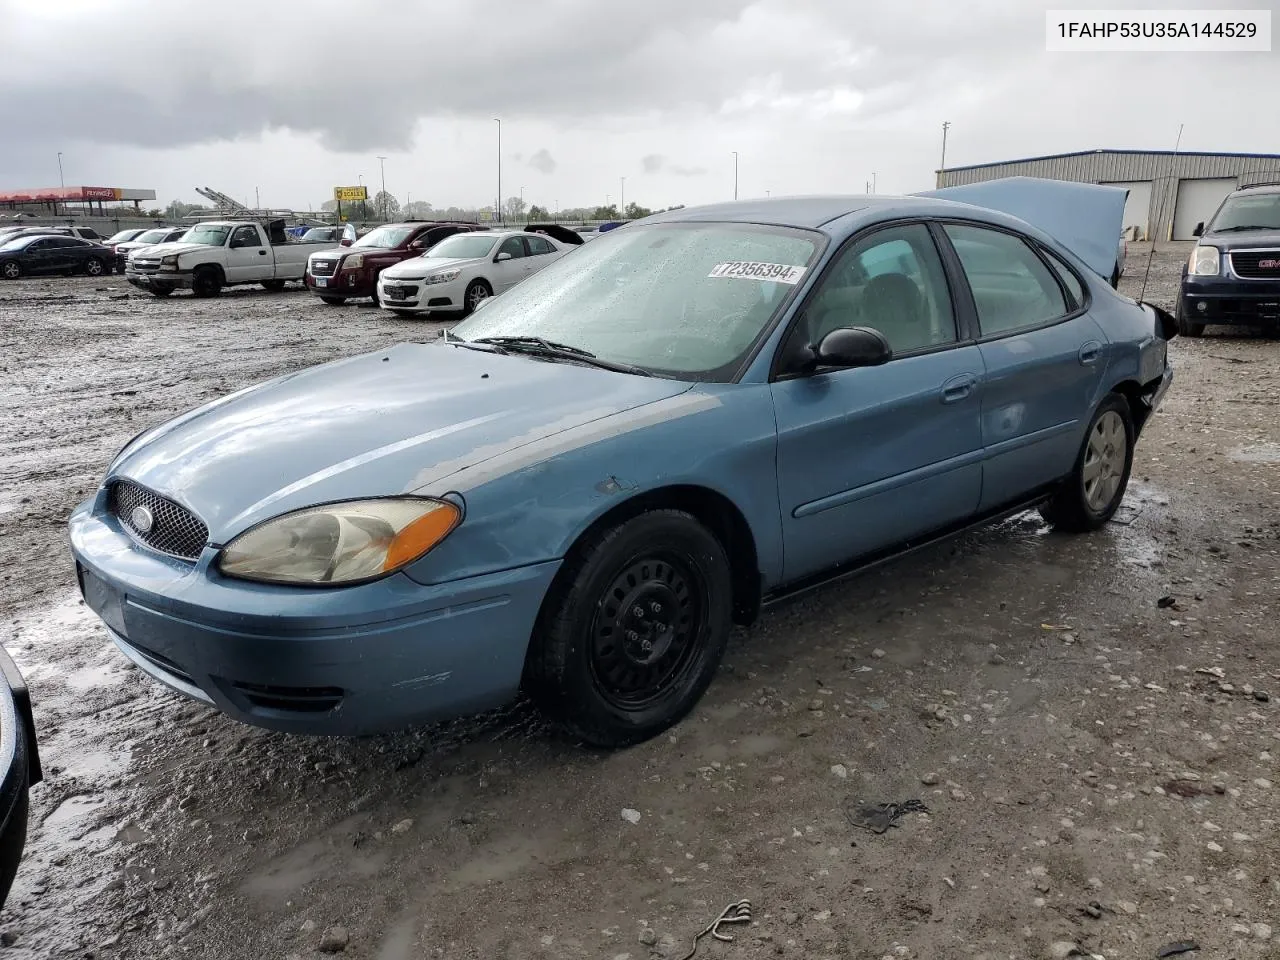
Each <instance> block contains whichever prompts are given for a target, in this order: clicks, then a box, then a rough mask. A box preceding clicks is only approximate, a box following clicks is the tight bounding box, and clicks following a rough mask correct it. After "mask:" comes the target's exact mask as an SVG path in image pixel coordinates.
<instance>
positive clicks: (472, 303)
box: [462, 280, 493, 317]
mask: <svg viewBox="0 0 1280 960" xmlns="http://www.w3.org/2000/svg"><path fill="white" fill-rule="evenodd" d="M492 296H493V287H491V286H489V283H488V281H487V280H472V281H471V283H469V284H467V292H466V293H464V294H463V295H462V315H463V316H464V317H469V316H470V315H471V314H472V313H474V312H475V309H476V307H478V306H479V305H480V302H481V301H482V300H487V299H489V298H490V297H492Z"/></svg>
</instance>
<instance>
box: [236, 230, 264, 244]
mask: <svg viewBox="0 0 1280 960" xmlns="http://www.w3.org/2000/svg"><path fill="white" fill-rule="evenodd" d="M231 245H232V246H233V247H260V246H262V244H261V243H259V242H258V231H257V230H256V229H254V228H253V227H236V232H235V233H234V234H232V236H231Z"/></svg>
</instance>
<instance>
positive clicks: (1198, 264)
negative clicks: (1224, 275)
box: [1187, 244, 1222, 277]
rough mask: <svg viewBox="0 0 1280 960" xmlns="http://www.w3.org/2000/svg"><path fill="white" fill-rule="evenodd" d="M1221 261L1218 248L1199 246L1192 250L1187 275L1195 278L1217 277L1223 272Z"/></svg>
mask: <svg viewBox="0 0 1280 960" xmlns="http://www.w3.org/2000/svg"><path fill="white" fill-rule="evenodd" d="M1221 259H1222V258H1221V255H1220V254H1219V252H1218V248H1217V247H1202V246H1200V245H1199V244H1197V245H1196V246H1195V247H1192V249H1191V258H1190V259H1189V260H1188V261H1187V273H1189V274H1190V275H1191V276H1193V277H1216V276H1217V275H1218V274H1219V273H1221V272H1222V265H1221Z"/></svg>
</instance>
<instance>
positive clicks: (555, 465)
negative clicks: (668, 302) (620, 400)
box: [406, 384, 782, 584]
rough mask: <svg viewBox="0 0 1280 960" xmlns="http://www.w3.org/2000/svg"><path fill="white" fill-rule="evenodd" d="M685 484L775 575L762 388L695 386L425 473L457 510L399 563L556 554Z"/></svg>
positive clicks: (422, 567)
mask: <svg viewBox="0 0 1280 960" xmlns="http://www.w3.org/2000/svg"><path fill="white" fill-rule="evenodd" d="M686 487H692V488H696V489H700V490H705V491H709V492H711V493H713V494H718V495H719V496H721V497H723V498H724V499H726V500H727V501H729V502H730V503H731V504H733V505H734V507H736V509H737V510H738V512H739V513H740V514H741V516H742V518H743V519H744V520H745V522H746V526H747V528H748V529H749V530H750V532H751V536H752V539H753V540H754V545H755V552H756V556H757V559H758V563H759V568H760V574H761V577H762V580H763V581H764V582H765V583H766V584H773V583H776V582H778V580H779V579H780V577H781V573H782V518H781V515H780V513H779V507H778V496H777V430H776V426H775V421H774V415H773V398H772V394H771V392H770V390H769V388H768V385H767V384H737V385H735V384H706V385H702V386H701V387H697V388H694V389H691V390H689V391H686V392H684V393H681V394H678V395H676V396H674V397H670V398H668V399H666V400H659V401H656V402H654V403H650V404H646V405H644V406H641V407H637V408H634V409H632V410H628V411H625V412H623V413H619V414H615V415H614V416H611V417H608V418H605V419H604V420H599V421H595V422H592V423H588V424H584V425H582V426H581V427H576V428H572V429H569V430H565V431H562V432H560V433H557V434H554V435H552V436H549V437H546V438H545V439H541V440H537V441H534V442H532V443H528V444H524V445H523V446H518V447H514V448H512V449H510V450H509V451H507V452H505V453H501V454H499V455H497V456H494V457H491V458H489V459H488V460H485V461H483V462H480V463H477V464H474V465H470V466H464V467H462V468H460V469H457V470H455V471H454V472H452V473H451V474H450V475H448V476H443V477H440V478H439V479H436V480H433V481H430V482H429V483H427V484H426V485H425V486H424V487H423V488H421V489H419V490H417V491H415V492H416V493H419V494H422V495H427V496H445V495H449V494H453V495H457V496H460V497H461V498H462V500H463V502H464V503H465V505H466V509H465V517H464V519H463V521H462V523H461V524H459V526H458V527H457V529H456V530H454V532H453V533H452V534H450V535H449V537H448V539H446V540H445V541H444V543H442V544H441V545H440V546H439V547H437V548H436V549H435V550H432V551H431V552H430V553H428V554H427V555H426V556H425V557H423V558H422V559H421V560H419V561H418V562H417V563H415V564H413V565H411V566H410V567H408V568H407V569H406V573H407V574H408V575H409V576H410V577H412V578H413V579H415V580H417V581H419V582H421V583H425V584H435V583H441V582H445V581H448V580H454V579H459V578H463V577H471V576H477V575H479V574H482V573H487V572H494V571H498V570H502V569H508V568H512V567H517V566H525V565H530V564H534V563H540V562H543V561H547V560H555V559H559V558H562V557H564V556H565V555H566V554H567V553H569V551H570V550H571V549H572V547H573V545H574V544H575V543H576V542H577V541H578V539H579V538H580V537H581V536H582V535H583V534H584V533H585V532H586V531H587V530H589V529H590V528H591V527H592V526H593V525H594V524H596V523H597V522H598V521H599V520H601V518H603V517H605V516H606V515H607V514H608V513H609V512H610V511H612V510H614V509H616V508H618V507H620V506H622V505H623V504H625V503H627V502H628V501H631V500H635V499H637V498H642V497H648V498H651V497H652V496H653V495H654V494H655V493H660V492H662V491H672V490H674V489H676V488H686Z"/></svg>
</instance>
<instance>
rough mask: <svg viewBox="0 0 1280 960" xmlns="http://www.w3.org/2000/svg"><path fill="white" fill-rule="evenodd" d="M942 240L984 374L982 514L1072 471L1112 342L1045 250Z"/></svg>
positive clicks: (951, 227)
mask: <svg viewBox="0 0 1280 960" xmlns="http://www.w3.org/2000/svg"><path fill="white" fill-rule="evenodd" d="M944 231H945V232H946V235H947V237H948V239H949V240H950V242H951V244H952V246H953V247H954V248H955V251H956V254H957V255H958V256H959V258H960V264H961V267H962V268H963V271H964V275H965V278H966V279H967V280H968V284H969V288H970V290H971V291H972V294H973V300H974V306H975V307H976V308H977V315H978V326H979V331H980V334H981V339H980V349H981V351H982V359H983V364H984V366H985V367H986V371H987V384H986V388H985V389H984V390H983V394H982V436H983V445H984V446H985V448H986V465H985V468H984V471H983V490H982V509H984V510H985V509H988V508H994V507H997V506H1000V505H1002V504H1006V503H1011V502H1014V501H1017V500H1021V499H1024V498H1025V497H1026V496H1027V495H1029V494H1031V493H1033V492H1035V491H1036V490H1037V489H1038V488H1040V487H1043V486H1044V485H1046V484H1049V483H1052V482H1054V481H1056V480H1060V479H1061V478H1062V477H1064V476H1066V475H1067V474H1068V473H1069V472H1070V471H1071V468H1072V466H1073V465H1074V463H1075V459H1076V456H1077V454H1078V452H1079V450H1080V444H1081V443H1082V441H1083V439H1084V430H1085V428H1086V427H1087V426H1088V422H1089V419H1090V417H1091V415H1092V411H1093V407H1094V405H1095V404H1096V403H1097V401H1098V390H1099V387H1100V385H1101V383H1102V373H1103V368H1104V367H1105V366H1106V357H1105V353H1104V345H1105V344H1106V342H1107V338H1106V336H1105V334H1104V333H1103V331H1102V328H1101V327H1099V326H1098V324H1097V322H1096V321H1095V320H1094V319H1093V318H1092V317H1091V316H1089V314H1088V313H1087V312H1086V311H1085V308H1084V301H1085V299H1086V297H1085V287H1084V286H1083V284H1082V283H1081V281H1080V278H1079V277H1077V276H1076V275H1075V274H1074V272H1073V271H1072V269H1071V268H1070V267H1068V266H1067V265H1066V264H1065V263H1063V262H1062V261H1061V260H1059V259H1057V258H1055V257H1054V256H1053V255H1052V254H1051V253H1049V252H1048V251H1045V250H1043V249H1041V248H1037V247H1033V246H1032V245H1031V244H1030V243H1028V241H1026V240H1025V239H1024V238H1022V237H1019V236H1017V235H1016V234H1013V233H1007V232H1004V231H1001V230H994V229H989V228H987V227H979V226H975V225H970V224H947V225H946V226H945V227H944Z"/></svg>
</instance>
